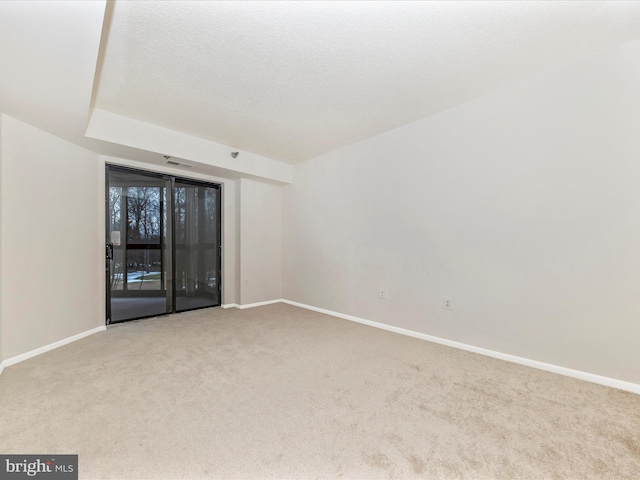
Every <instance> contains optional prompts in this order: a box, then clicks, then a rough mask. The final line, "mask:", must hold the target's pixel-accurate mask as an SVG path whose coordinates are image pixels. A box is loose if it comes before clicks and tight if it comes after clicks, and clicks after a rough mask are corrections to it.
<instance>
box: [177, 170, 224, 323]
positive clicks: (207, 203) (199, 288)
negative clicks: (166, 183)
mask: <svg viewBox="0 0 640 480" xmlns="http://www.w3.org/2000/svg"><path fill="white" fill-rule="evenodd" d="M175 212H176V214H175V252H176V256H175V258H176V264H175V268H176V311H184V310H191V309H194V308H202V307H212V306H217V305H220V278H219V277H220V188H219V187H218V186H214V185H210V184H203V183H200V182H195V181H189V180H182V179H176V181H175Z"/></svg>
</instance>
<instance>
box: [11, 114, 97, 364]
mask: <svg viewBox="0 0 640 480" xmlns="http://www.w3.org/2000/svg"><path fill="white" fill-rule="evenodd" d="M99 179H100V168H99V162H98V156H97V155H96V154H94V153H91V152H88V151H87V150H85V149H83V148H80V147H78V146H76V145H73V144H71V143H69V142H66V141H65V140H62V139H60V138H58V137H55V136H53V135H50V134H48V133H45V132H43V131H41V130H38V129H36V128H34V127H31V126H29V125H27V124H25V123H22V122H20V121H18V120H15V119H13V118H11V117H8V116H3V118H2V175H1V189H0V192H1V197H2V198H1V202H2V214H1V215H2V228H1V236H2V239H1V242H2V252H1V265H2V275H1V277H2V280H1V281H2V305H1V311H2V312H1V315H2V342H3V346H2V353H3V358H4V359H7V358H11V357H13V356H16V355H19V354H22V353H25V352H28V351H31V350H33V349H36V348H39V347H42V346H45V345H48V344H50V343H53V342H56V341H59V340H62V339H65V338H67V337H70V336H73V335H76V334H79V333H82V332H85V331H87V330H91V329H93V328H96V327H99V326H101V325H104V317H103V316H102V315H101V313H100V312H101V308H100V306H101V299H102V298H103V292H102V291H101V290H100V275H101V274H102V273H103V272H102V269H100V268H99V265H100V263H99V262H100V261H101V259H102V255H103V253H104V252H103V250H102V248H101V245H102V243H103V239H102V238H100V236H99V234H98V232H99V231H100V229H99V218H98V216H97V215H96V212H97V211H98V208H99V205H100V204H101V203H102V202H103V200H102V199H101V198H100V192H101V191H103V188H101V185H100V182H99Z"/></svg>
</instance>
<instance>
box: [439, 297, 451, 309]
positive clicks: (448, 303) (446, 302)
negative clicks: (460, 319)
mask: <svg viewBox="0 0 640 480" xmlns="http://www.w3.org/2000/svg"><path fill="white" fill-rule="evenodd" d="M442 308H444V309H445V310H453V300H452V299H450V298H443V299H442Z"/></svg>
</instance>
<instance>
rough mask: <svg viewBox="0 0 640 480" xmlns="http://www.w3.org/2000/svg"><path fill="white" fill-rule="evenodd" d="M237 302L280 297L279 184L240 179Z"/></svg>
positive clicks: (280, 205)
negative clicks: (238, 299)
mask: <svg viewBox="0 0 640 480" xmlns="http://www.w3.org/2000/svg"><path fill="white" fill-rule="evenodd" d="M238 183H239V186H240V202H241V205H240V280H241V286H240V303H241V304H243V305H246V304H250V303H256V302H264V301H269V300H277V299H280V298H282V187H280V186H276V185H272V184H269V183H262V182H256V181H253V180H247V179H241V180H240V181H239V182H238Z"/></svg>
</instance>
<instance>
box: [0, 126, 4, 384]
mask: <svg viewBox="0 0 640 480" xmlns="http://www.w3.org/2000/svg"><path fill="white" fill-rule="evenodd" d="M3 118H4V116H3V115H2V114H0V372H2V361H3V360H4V356H3V354H2V203H3V202H2V150H3V148H2V143H3V141H2V120H3Z"/></svg>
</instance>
